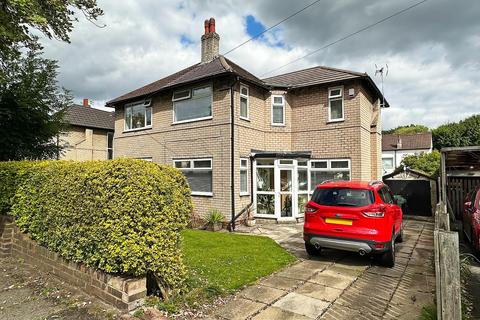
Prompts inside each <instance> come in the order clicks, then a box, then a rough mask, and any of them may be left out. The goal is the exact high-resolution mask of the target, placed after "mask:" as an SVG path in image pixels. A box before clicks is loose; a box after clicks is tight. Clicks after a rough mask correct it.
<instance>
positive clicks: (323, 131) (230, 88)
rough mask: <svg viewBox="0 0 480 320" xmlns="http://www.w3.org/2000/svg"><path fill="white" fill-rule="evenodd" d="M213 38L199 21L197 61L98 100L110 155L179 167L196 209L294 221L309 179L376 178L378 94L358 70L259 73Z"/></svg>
mask: <svg viewBox="0 0 480 320" xmlns="http://www.w3.org/2000/svg"><path fill="white" fill-rule="evenodd" d="M219 39H220V37H219V35H218V34H217V33H216V32H215V21H214V20H213V19H210V20H209V21H208V20H207V21H205V34H204V35H203V36H202V53H201V62H200V63H197V64H195V65H193V66H190V67H188V68H186V69H183V70H181V71H179V72H177V73H174V74H172V75H170V76H168V77H165V78H163V79H160V80H158V81H155V82H153V83H151V84H148V85H146V86H144V87H141V88H139V89H136V90H134V91H132V92H129V93H127V94H124V95H122V96H120V97H118V98H116V99H113V100H111V101H109V102H108V103H107V105H108V106H110V107H115V110H116V112H115V118H116V120H115V137H114V148H115V158H119V157H131V158H139V159H146V160H151V161H154V162H157V163H162V164H170V165H173V166H174V167H176V168H179V169H180V170H182V171H183V173H184V174H185V175H186V177H187V179H188V181H189V184H190V187H191V189H192V196H193V202H194V205H195V212H196V213H197V214H199V215H201V216H205V215H206V214H207V213H208V212H209V210H211V209H219V210H220V211H221V212H222V213H223V214H224V215H225V218H226V220H227V221H228V220H230V219H231V218H232V217H233V216H235V215H238V214H239V213H241V212H243V211H244V209H245V208H247V207H250V205H251V209H252V213H253V215H254V216H255V217H257V218H271V219H276V220H292V221H294V220H295V219H298V218H301V217H302V216H303V205H304V204H305V202H306V201H307V199H308V197H309V196H310V195H311V193H312V192H313V190H314V188H315V185H317V184H318V183H320V182H322V181H324V180H326V179H346V180H348V179H355V180H372V179H378V178H380V177H381V124H380V121H381V117H380V101H381V98H382V97H381V92H380V91H379V90H378V88H377V87H376V85H375V84H374V82H373V81H372V79H371V78H370V77H369V76H368V75H367V74H365V73H358V72H353V71H346V70H340V69H334V68H328V67H322V66H319V67H314V68H309V69H305V70H300V71H296V72H291V73H287V74H283V75H278V76H275V77H271V78H267V79H259V78H257V77H256V76H254V75H253V74H251V73H250V72H248V71H246V70H245V69H243V68H242V67H240V66H238V65H237V64H235V63H234V62H232V61H230V60H229V59H227V58H225V57H224V56H221V55H219ZM386 106H388V104H386ZM242 218H243V217H242Z"/></svg>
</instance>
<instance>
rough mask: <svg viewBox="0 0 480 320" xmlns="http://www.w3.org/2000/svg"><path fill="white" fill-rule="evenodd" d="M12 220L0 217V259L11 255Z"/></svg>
mask: <svg viewBox="0 0 480 320" xmlns="http://www.w3.org/2000/svg"><path fill="white" fill-rule="evenodd" d="M12 244H13V219H12V218H10V217H7V216H1V215H0V258H4V257H8V256H10V255H11V254H12Z"/></svg>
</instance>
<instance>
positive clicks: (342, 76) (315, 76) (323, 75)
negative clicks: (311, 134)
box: [263, 66, 390, 108]
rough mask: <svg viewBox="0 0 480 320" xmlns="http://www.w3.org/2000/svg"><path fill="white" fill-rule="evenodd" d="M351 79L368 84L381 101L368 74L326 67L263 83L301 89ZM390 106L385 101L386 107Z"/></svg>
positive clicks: (285, 75)
mask: <svg viewBox="0 0 480 320" xmlns="http://www.w3.org/2000/svg"><path fill="white" fill-rule="evenodd" d="M349 79H360V80H363V81H365V82H366V84H367V86H368V87H369V88H370V89H371V90H373V92H374V93H375V94H376V95H377V96H378V97H379V98H380V99H381V98H382V96H383V95H382V92H381V91H380V90H379V89H378V87H377V85H376V84H375V82H373V80H372V78H370V76H369V75H368V74H367V73H365V72H364V73H361V72H356V71H350V70H344V69H337V68H331V67H325V66H317V67H313V68H308V69H303V70H298V71H293V72H289V73H284V74H280V75H277V76H274V77H269V78H266V79H263V81H264V82H265V83H266V84H267V85H270V86H273V87H287V88H300V87H308V86H313V85H317V84H325V83H332V82H337V81H344V80H349ZM389 106H390V105H389V104H388V102H387V101H386V100H385V107H387V108H388V107H389Z"/></svg>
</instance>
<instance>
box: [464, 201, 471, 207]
mask: <svg viewBox="0 0 480 320" xmlns="http://www.w3.org/2000/svg"><path fill="white" fill-rule="evenodd" d="M464 206H465V208H471V207H472V202H471V201H468V202H465V204H464Z"/></svg>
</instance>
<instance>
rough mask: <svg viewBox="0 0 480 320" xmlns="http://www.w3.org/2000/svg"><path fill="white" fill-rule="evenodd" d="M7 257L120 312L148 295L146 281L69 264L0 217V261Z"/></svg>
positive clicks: (8, 218)
mask: <svg viewBox="0 0 480 320" xmlns="http://www.w3.org/2000/svg"><path fill="white" fill-rule="evenodd" d="M7 256H12V257H14V258H19V259H22V260H24V261H25V263H27V264H29V265H32V266H34V267H36V268H39V269H41V270H42V271H44V272H47V273H51V274H54V275H55V276H57V277H58V278H60V279H61V280H63V281H65V282H67V283H69V284H70V285H73V286H75V287H77V288H78V289H80V290H82V291H83V292H85V293H87V294H89V295H93V296H95V297H97V298H99V299H100V300H102V301H104V302H106V303H108V304H110V305H112V306H114V307H116V308H118V309H121V310H128V311H130V310H133V309H135V308H137V307H138V306H140V305H142V304H143V300H144V298H145V297H146V294H147V285H146V279H145V278H133V277H121V276H113V275H110V274H108V273H105V272H103V271H101V270H96V269H93V268H89V267H86V266H85V265H83V264H81V263H75V262H71V261H66V260H65V259H63V258H62V257H60V256H59V255H58V254H57V253H55V252H51V251H49V250H48V249H46V248H45V247H42V246H40V245H38V244H37V243H36V242H35V241H33V240H31V239H30V238H29V237H28V236H27V235H25V234H23V233H22V232H20V230H19V229H18V228H17V227H16V226H15V225H14V224H13V219H12V218H10V217H6V216H0V258H1V257H7Z"/></svg>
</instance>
